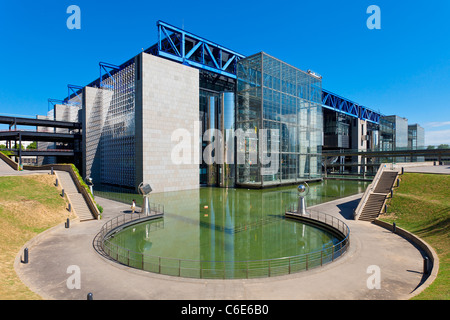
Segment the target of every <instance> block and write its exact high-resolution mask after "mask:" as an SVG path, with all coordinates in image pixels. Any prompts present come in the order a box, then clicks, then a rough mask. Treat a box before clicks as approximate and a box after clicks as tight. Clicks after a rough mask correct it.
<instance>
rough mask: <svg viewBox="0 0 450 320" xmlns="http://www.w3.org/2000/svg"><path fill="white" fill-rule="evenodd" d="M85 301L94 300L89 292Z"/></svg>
mask: <svg viewBox="0 0 450 320" xmlns="http://www.w3.org/2000/svg"><path fill="white" fill-rule="evenodd" d="M87 299H88V300H94V297H93V295H92V293H91V292H89V293H88V294H87Z"/></svg>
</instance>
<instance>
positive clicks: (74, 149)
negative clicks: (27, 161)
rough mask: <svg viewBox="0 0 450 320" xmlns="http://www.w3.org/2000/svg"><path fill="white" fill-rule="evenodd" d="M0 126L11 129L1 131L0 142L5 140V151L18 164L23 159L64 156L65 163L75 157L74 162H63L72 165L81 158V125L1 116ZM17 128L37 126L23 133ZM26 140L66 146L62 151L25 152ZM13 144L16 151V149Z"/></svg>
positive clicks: (53, 149)
mask: <svg viewBox="0 0 450 320" xmlns="http://www.w3.org/2000/svg"><path fill="white" fill-rule="evenodd" d="M0 124H7V125H9V130H4V131H0V141H1V140H4V141H6V144H7V147H8V148H7V149H5V150H6V151H9V152H11V153H12V155H13V156H15V157H17V158H18V162H19V165H21V164H22V156H44V157H50V156H52V157H63V158H62V159H64V160H67V159H68V158H72V159H73V161H64V162H73V163H77V162H78V161H77V159H78V158H80V154H81V153H80V149H81V147H80V145H81V140H82V135H81V126H82V125H81V123H79V122H69V121H56V120H46V119H32V118H23V117H11V116H1V115H0ZM17 126H32V127H35V129H34V130H23V129H17ZM40 128H50V130H46V131H42V129H40ZM51 128H53V130H51ZM44 130H45V129H44ZM62 131H65V132H62ZM23 141H36V142H49V143H60V144H63V145H64V146H63V148H51V149H49V148H47V149H37V150H36V149H29V150H22V142H23ZM13 142H14V144H15V146H16V148H13V146H12V143H13ZM17 147H18V148H17Z"/></svg>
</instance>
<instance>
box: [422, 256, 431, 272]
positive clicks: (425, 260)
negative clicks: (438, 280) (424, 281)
mask: <svg viewBox="0 0 450 320" xmlns="http://www.w3.org/2000/svg"><path fill="white" fill-rule="evenodd" d="M429 269H430V261H429V260H428V257H425V258H423V274H428V272H429Z"/></svg>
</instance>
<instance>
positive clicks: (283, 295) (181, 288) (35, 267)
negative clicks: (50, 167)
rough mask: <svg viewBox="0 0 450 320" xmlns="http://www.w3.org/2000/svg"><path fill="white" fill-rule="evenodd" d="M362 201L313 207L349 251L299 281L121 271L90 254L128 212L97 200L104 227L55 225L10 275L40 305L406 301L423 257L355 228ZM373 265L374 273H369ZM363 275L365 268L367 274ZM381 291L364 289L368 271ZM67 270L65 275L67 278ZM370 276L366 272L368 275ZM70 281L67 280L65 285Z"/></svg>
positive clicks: (378, 231) (390, 237) (386, 236)
mask: <svg viewBox="0 0 450 320" xmlns="http://www.w3.org/2000/svg"><path fill="white" fill-rule="evenodd" d="M360 197H361V195H355V196H351V197H347V198H344V199H339V200H335V201H331V202H328V203H325V204H322V205H318V206H315V208H316V209H317V210H321V211H323V212H326V213H328V214H332V215H334V216H336V217H338V218H340V219H342V220H344V221H346V223H347V225H348V226H349V227H350V229H351V236H350V240H351V241H350V247H349V249H348V251H347V253H345V255H344V256H342V257H341V258H340V259H338V260H337V261H335V262H333V263H330V264H328V265H326V266H324V267H321V268H316V269H312V270H309V271H304V272H300V273H297V274H292V275H287V276H279V277H273V278H264V279H250V280H205V279H186V278H178V277H170V276H164V275H159V274H154V273H149V272H145V271H142V270H136V269H132V268H128V267H126V266H122V265H120V264H118V263H115V262H113V261H110V260H108V259H107V258H105V257H103V256H102V255H100V254H99V253H98V252H96V250H95V248H94V245H93V239H94V238H95V236H96V234H97V233H98V231H99V230H100V228H101V226H102V225H103V224H104V223H105V222H106V221H108V220H109V219H111V218H113V217H114V216H117V215H119V214H121V213H122V212H123V211H128V210H129V205H125V204H121V203H118V202H115V201H110V200H106V199H102V198H98V197H97V198H96V201H97V202H98V203H99V204H100V205H102V206H103V208H104V218H103V219H102V220H92V221H86V222H78V223H73V224H71V226H70V228H69V229H66V228H64V225H63V224H61V225H59V226H57V227H55V228H53V229H50V230H47V231H46V232H44V233H42V234H40V235H39V236H38V237H36V238H35V239H33V240H32V241H30V242H29V243H28V244H26V247H28V248H29V263H28V264H22V263H21V262H20V255H21V254H22V252H23V251H21V252H19V253H18V255H17V258H16V261H15V269H16V272H17V274H18V275H19V277H20V279H22V281H23V282H24V283H25V284H26V285H27V286H28V287H29V288H30V289H31V290H33V291H35V292H36V293H38V294H40V295H41V296H42V297H43V298H44V299H80V300H85V299H86V296H87V294H88V293H89V292H92V293H93V295H94V299H96V300H103V299H108V300H110V299H116V300H125V299H136V300H140V299H154V300H158V299H174V300H185V299H189V300H202V299H207V300H214V299H220V300H227V299H242V300H245V299H250V300H259V299H270V300H278V299H283V300H291V299H341V300H345V299H352V300H359V299H408V298H410V297H411V293H412V292H414V290H415V289H416V288H417V287H418V285H419V284H420V283H421V281H422V268H423V257H422V253H421V252H420V251H419V250H418V249H417V248H416V247H415V246H413V245H412V244H411V243H410V242H408V241H406V240H405V239H403V238H401V237H400V236H398V235H396V234H393V233H391V232H389V231H387V230H386V229H383V228H381V227H378V226H376V225H374V224H371V223H368V222H363V221H354V220H353V219H352V212H353V209H354V208H355V207H356V206H357V204H358V201H359V199H360ZM24 247H25V246H24ZM71 266H76V267H75V268H79V271H80V275H81V282H80V284H81V288H80V289H76V288H74V289H69V288H68V286H67V280H68V279H69V278H70V277H71V276H72V273H71V272H73V271H71V269H70V268H71ZM371 266H376V267H371ZM368 268H369V269H368ZM371 268H375V269H378V268H379V269H378V270H379V271H380V276H381V287H380V289H370V288H368V285H367V283H368V280H369V283H371V282H370V279H369V278H370V277H372V278H373V276H374V274H373V272H374V271H373V270H374V269H371ZM68 270H69V273H68ZM371 270H372V271H371ZM69 282H70V281H69Z"/></svg>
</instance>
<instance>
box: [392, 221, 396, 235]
mask: <svg viewBox="0 0 450 320" xmlns="http://www.w3.org/2000/svg"><path fill="white" fill-rule="evenodd" d="M395 231H397V225H396V224H395V222H394V223H393V224H392V232H393V233H395Z"/></svg>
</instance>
